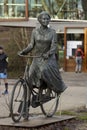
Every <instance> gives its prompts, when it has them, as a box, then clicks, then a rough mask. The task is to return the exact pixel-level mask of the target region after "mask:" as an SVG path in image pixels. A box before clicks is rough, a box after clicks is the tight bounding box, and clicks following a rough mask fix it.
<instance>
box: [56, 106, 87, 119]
mask: <svg viewBox="0 0 87 130" xmlns="http://www.w3.org/2000/svg"><path fill="white" fill-rule="evenodd" d="M56 114H57V115H59V112H57V113H56ZM61 115H69V116H76V119H78V120H82V121H87V110H86V109H84V108H83V109H78V110H66V111H62V113H61Z"/></svg>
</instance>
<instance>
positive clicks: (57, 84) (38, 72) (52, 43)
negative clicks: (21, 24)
mask: <svg viewBox="0 0 87 130" xmlns="http://www.w3.org/2000/svg"><path fill="white" fill-rule="evenodd" d="M50 19H51V17H50V15H49V14H48V13H47V12H45V11H43V12H41V13H40V14H39V16H38V21H39V23H40V24H41V26H40V27H39V28H36V29H34V30H33V32H32V36H31V42H30V44H29V45H28V47H27V48H25V49H24V50H22V51H21V52H20V54H21V55H26V54H28V53H29V52H31V51H32V50H33V51H34V52H33V53H34V55H35V56H40V57H38V58H33V61H32V64H31V66H30V69H29V83H30V86H31V87H32V88H33V86H36V87H41V86H44V83H46V85H47V87H48V88H51V89H52V90H54V91H55V92H57V93H59V94H60V93H61V92H63V91H64V90H65V89H66V88H67V87H66V85H65V84H64V82H63V80H62V78H61V75H60V73H59V68H58V61H57V46H58V45H57V35H56V32H55V30H53V29H51V28H49V27H48V24H49V22H50Z"/></svg>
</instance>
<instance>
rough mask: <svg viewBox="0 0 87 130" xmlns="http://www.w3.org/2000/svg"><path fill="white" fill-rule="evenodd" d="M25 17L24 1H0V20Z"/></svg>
mask: <svg viewBox="0 0 87 130" xmlns="http://www.w3.org/2000/svg"><path fill="white" fill-rule="evenodd" d="M25 17H26V0H0V19H3V18H4V19H7V18H11V19H14V18H25Z"/></svg>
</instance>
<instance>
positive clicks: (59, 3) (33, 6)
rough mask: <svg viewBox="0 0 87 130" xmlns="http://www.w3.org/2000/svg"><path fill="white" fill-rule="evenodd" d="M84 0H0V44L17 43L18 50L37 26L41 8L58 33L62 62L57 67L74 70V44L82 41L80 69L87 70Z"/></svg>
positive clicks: (86, 33)
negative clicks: (82, 58)
mask: <svg viewBox="0 0 87 130" xmlns="http://www.w3.org/2000/svg"><path fill="white" fill-rule="evenodd" d="M83 1H85V2H86V0H0V44H2V43H3V44H5V45H7V44H9V43H10V42H12V44H13V43H16V45H18V48H19V50H21V49H22V47H25V46H26V43H27V44H28V43H29V40H30V36H31V32H32V29H33V28H35V27H38V26H39V23H38V22H37V19H36V17H37V16H38V14H39V13H40V12H41V11H43V10H46V11H47V12H49V14H50V15H51V18H52V20H51V22H50V25H49V26H50V27H52V28H54V29H55V30H56V33H57V34H58V44H59V57H60V60H61V59H62V61H64V63H63V64H60V67H63V68H64V70H65V71H74V67H75V61H74V58H73V56H74V53H75V49H76V46H77V45H78V44H81V45H82V47H83V50H84V53H85V58H84V62H83V71H87V56H86V55H87V23H86V14H87V13H86V5H87V4H84V3H83ZM84 6H85V7H84ZM27 32H28V34H27ZM12 38H13V39H14V40H12ZM18 39H21V40H18ZM10 40H11V41H10ZM21 45H22V47H21ZM69 50H70V51H69ZM9 52H10V51H9ZM60 63H61V62H60Z"/></svg>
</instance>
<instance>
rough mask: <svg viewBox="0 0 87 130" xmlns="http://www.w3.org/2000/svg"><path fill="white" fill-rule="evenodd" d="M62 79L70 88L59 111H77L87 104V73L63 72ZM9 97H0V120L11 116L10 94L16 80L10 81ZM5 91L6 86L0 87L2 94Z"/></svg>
mask: <svg viewBox="0 0 87 130" xmlns="http://www.w3.org/2000/svg"><path fill="white" fill-rule="evenodd" d="M61 75H62V78H63V80H64V82H65V83H66V85H67V86H68V88H67V89H66V90H65V92H64V93H62V95H61V98H60V103H59V107H58V110H61V111H62V110H69V109H75V108H79V107H82V106H86V104H87V73H78V74H77V73H74V72H63V73H61ZM8 81H9V95H6V96H3V95H1V97H0V118H1V117H5V116H8V115H9V108H8V104H9V101H10V94H11V91H12V88H13V85H14V83H15V81H16V80H14V79H9V80H8ZM3 90H4V84H3V81H2V84H1V86H0V92H2V91H3ZM31 112H33V113H37V112H41V111H40V108H36V109H35V108H31Z"/></svg>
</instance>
